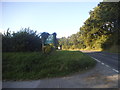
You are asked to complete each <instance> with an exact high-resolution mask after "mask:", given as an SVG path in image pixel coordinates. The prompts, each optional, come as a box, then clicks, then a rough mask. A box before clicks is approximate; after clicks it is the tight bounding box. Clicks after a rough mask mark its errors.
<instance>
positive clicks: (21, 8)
mask: <svg viewBox="0 0 120 90" xmlns="http://www.w3.org/2000/svg"><path fill="white" fill-rule="evenodd" d="M98 3H99V2H2V22H0V23H2V24H0V25H1V26H0V32H2V33H3V32H4V31H6V30H7V29H8V28H10V30H11V31H15V32H17V31H19V30H20V29H21V28H28V27H30V29H32V30H36V31H37V32H38V33H41V32H48V33H50V34H52V33H54V32H56V33H57V37H58V38H61V37H68V36H70V35H72V34H75V33H77V32H78V31H79V28H80V27H81V26H82V25H83V23H84V21H85V20H86V19H87V18H88V17H89V11H90V10H93V8H94V7H96V6H97V4H98ZM0 6H1V4H0Z"/></svg>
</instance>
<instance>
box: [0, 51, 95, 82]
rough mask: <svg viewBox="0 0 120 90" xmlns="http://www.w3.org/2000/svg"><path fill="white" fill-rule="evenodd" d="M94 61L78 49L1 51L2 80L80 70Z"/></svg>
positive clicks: (61, 73) (93, 64) (88, 67)
mask: <svg viewBox="0 0 120 90" xmlns="http://www.w3.org/2000/svg"><path fill="white" fill-rule="evenodd" d="M95 64H96V62H95V61H94V60H93V59H92V58H90V57H89V56H87V55H85V54H83V53H82V52H80V51H56V52H53V53H51V54H50V55H44V54H42V53H40V52H28V53H20V52H19V53H18V52H17V53H3V62H2V65H3V66H2V67H3V75H2V76H3V80H32V79H34V80H35V79H41V78H49V77H59V76H65V75H68V74H72V73H74V72H81V71H85V70H87V69H90V68H92V67H93V66H95Z"/></svg>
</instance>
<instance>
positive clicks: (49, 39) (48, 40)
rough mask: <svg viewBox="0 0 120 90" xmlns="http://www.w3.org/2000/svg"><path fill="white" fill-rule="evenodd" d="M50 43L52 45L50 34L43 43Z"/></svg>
mask: <svg viewBox="0 0 120 90" xmlns="http://www.w3.org/2000/svg"><path fill="white" fill-rule="evenodd" d="M51 43H54V40H53V35H52V34H51V35H49V36H48V38H47V39H46V41H45V44H51Z"/></svg>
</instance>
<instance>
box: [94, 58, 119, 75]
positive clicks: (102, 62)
mask: <svg viewBox="0 0 120 90" xmlns="http://www.w3.org/2000/svg"><path fill="white" fill-rule="evenodd" d="M92 58H93V59H94V60H96V61H97V62H99V63H101V64H102V65H105V66H106V67H108V68H111V67H110V66H108V65H106V64H105V63H103V62H101V61H100V60H98V59H96V58H94V57H92ZM111 69H112V70H113V71H115V72H117V73H119V71H118V70H116V69H113V68H111Z"/></svg>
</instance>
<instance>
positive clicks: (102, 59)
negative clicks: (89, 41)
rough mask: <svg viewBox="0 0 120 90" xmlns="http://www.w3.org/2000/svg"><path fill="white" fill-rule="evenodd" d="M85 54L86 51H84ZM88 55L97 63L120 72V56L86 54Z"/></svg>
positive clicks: (99, 53)
mask: <svg viewBox="0 0 120 90" xmlns="http://www.w3.org/2000/svg"><path fill="white" fill-rule="evenodd" d="M83 52H84V51H83ZM84 53H86V54H87V55H89V56H91V57H92V58H93V59H95V60H96V61H97V62H99V63H102V64H104V65H106V66H107V67H110V68H112V69H113V70H115V71H116V72H119V70H120V67H119V66H120V60H119V57H120V54H115V53H108V52H84Z"/></svg>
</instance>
